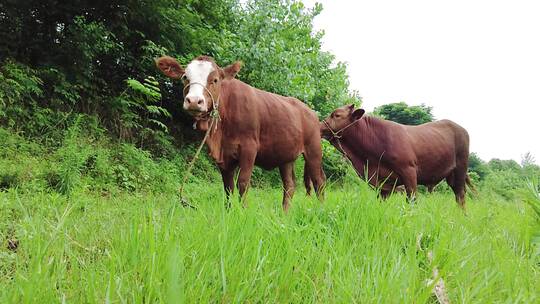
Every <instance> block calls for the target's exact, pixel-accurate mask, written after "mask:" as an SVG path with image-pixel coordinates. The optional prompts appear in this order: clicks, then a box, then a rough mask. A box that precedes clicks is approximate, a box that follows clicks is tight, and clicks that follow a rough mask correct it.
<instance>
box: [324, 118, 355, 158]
mask: <svg viewBox="0 0 540 304" xmlns="http://www.w3.org/2000/svg"><path fill="white" fill-rule="evenodd" d="M359 120H360V119H356V120H355V121H353V122H351V123H350V124H348V125H346V126H345V127H343V128H341V129H339V130H338V131H334V129H332V127H330V124H329V123H328V122H327V121H326V119H324V120H323V123H324V124H325V125H326V127H327V128H328V130H330V132H331V133H332V139H334V140H335V141H336V142H337V144H338V146H339V149H340V150H341V152H342V153H343V154H344V155H345V158H347V160H349V162H350V163H351V165H353V163H352V159H351V158H350V157H349V155H348V154H347V152H346V151H345V149H343V147H342V146H341V141H340V139H341V138H342V137H343V131H345V130H346V129H347V128H349V127H350V126H352V125H353V124H355V123H356V122H357V121H359ZM353 168H354V165H353Z"/></svg>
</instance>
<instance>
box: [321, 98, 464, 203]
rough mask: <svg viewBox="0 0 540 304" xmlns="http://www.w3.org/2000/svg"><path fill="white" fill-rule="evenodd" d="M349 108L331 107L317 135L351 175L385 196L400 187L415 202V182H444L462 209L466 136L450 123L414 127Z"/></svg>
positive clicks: (430, 183)
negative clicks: (341, 158) (330, 146)
mask: <svg viewBox="0 0 540 304" xmlns="http://www.w3.org/2000/svg"><path fill="white" fill-rule="evenodd" d="M364 113H365V111H364V110H363V109H356V110H355V109H354V106H353V105H348V106H343V107H341V108H338V109H336V110H335V111H334V112H333V113H332V114H331V115H330V116H329V117H328V118H326V119H325V120H324V121H323V122H321V124H320V126H321V135H322V136H323V138H325V139H327V140H329V141H330V142H331V143H332V144H333V145H334V146H335V147H336V148H337V149H338V150H340V151H341V152H342V153H344V154H345V155H346V156H347V157H348V158H349V159H350V160H351V162H352V163H353V166H354V168H355V170H356V172H357V173H358V174H359V175H360V176H361V177H362V178H365V179H366V180H368V181H369V182H370V184H372V185H374V186H376V187H380V189H381V195H382V196H387V195H389V194H390V193H391V191H392V190H393V189H394V188H395V187H396V186H399V185H404V186H405V190H406V192H407V195H408V197H409V198H414V195H415V194H416V187H417V185H418V184H420V185H426V186H434V185H436V184H437V183H439V182H440V181H441V180H443V179H446V182H447V183H448V185H449V186H450V187H451V188H452V190H453V191H454V193H455V195H456V201H457V202H458V203H459V204H460V206H461V207H463V208H465V183H466V178H467V166H468V161H469V134H468V133H467V131H466V130H465V129H464V128H462V127H461V126H459V125H457V124H456V123H454V122H452V121H450V120H440V121H436V122H430V123H426V124H422V125H419V126H406V125H401V124H398V123H395V122H392V121H388V120H384V119H380V118H376V117H371V116H365V117H363V115H364Z"/></svg>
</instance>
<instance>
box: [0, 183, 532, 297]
mask: <svg viewBox="0 0 540 304" xmlns="http://www.w3.org/2000/svg"><path fill="white" fill-rule="evenodd" d="M299 188H300V187H299ZM303 192H304V191H303V189H298V191H297V196H296V197H295V198H294V200H293V203H292V208H291V210H290V213H289V214H287V215H285V214H283V212H282V211H281V207H280V204H279V201H280V197H281V191H279V190H278V189H274V190H268V189H252V190H250V193H249V197H248V201H249V207H248V208H245V209H244V208H241V207H239V206H238V205H239V204H238V203H236V204H233V208H232V209H231V210H228V211H227V210H225V208H224V203H223V194H222V190H221V185H218V184H208V185H206V184H205V185H191V187H190V188H189V191H188V193H189V194H190V196H191V198H192V201H193V203H194V204H197V206H198V209H197V210H193V209H186V208H181V207H179V206H178V204H176V202H177V199H176V196H175V193H162V194H155V193H154V194H151V193H131V194H130V193H127V192H118V193H116V194H110V193H108V194H102V195H97V194H91V193H90V192H85V191H84V190H82V191H79V192H76V193H73V194H72V195H71V196H70V197H69V198H68V197H66V196H62V195H59V194H51V193H45V192H44V193H24V192H21V191H17V190H15V189H11V190H9V191H7V192H3V193H0V214H1V215H2V217H1V219H0V232H1V235H0V237H1V241H2V247H1V249H0V301H1V302H3V303H23V302H30V303H38V302H39V303H56V302H67V303H88V302H91V303H103V302H105V303H126V302H127V303H142V302H144V303H155V302H165V303H178V302H186V303H209V302H211V303H215V302H226V303H239V302H247V303H256V302H257V303H260V302H264V303H278V302H279V303H306V302H307V303H310V302H318V303H355V302H357V303H358V302H359V303H403V302H405V303H429V302H434V301H435V299H434V297H433V295H432V292H431V289H432V285H427V284H426V282H427V281H428V280H429V279H431V276H432V269H433V267H437V268H438V269H439V271H440V274H441V276H442V278H443V279H444V281H445V284H446V288H447V292H448V295H449V297H450V300H451V302H453V303H457V302H461V303H494V302H511V303H534V302H536V303H538V302H540V293H539V287H540V273H539V267H538V264H537V263H538V258H537V257H534V256H533V254H532V250H533V249H532V248H531V246H530V245H529V244H530V237H531V230H532V227H533V225H534V217H533V213H532V211H531V210H530V208H529V207H528V206H526V205H524V204H519V203H509V202H504V201H496V200H495V201H494V200H492V199H488V198H487V197H488V196H487V195H486V197H484V195H482V194H480V196H479V197H477V198H475V199H474V200H472V201H471V200H469V203H468V208H469V209H468V215H467V216H464V214H463V213H462V212H461V210H460V209H459V208H458V207H457V205H456V203H455V202H454V200H453V196H452V195H450V194H437V193H436V194H433V195H425V196H422V195H421V196H420V197H419V199H418V202H417V203H416V204H415V205H409V204H407V203H406V202H405V200H404V199H403V197H402V196H393V197H391V198H390V199H389V200H387V201H384V202H381V201H379V200H377V198H376V196H375V194H374V192H373V191H371V190H368V189H367V188H366V186H364V185H351V186H345V187H344V188H343V187H337V186H334V187H332V188H330V189H329V190H328V192H327V197H326V200H325V202H324V203H320V202H319V201H317V200H316V199H313V198H309V197H306V196H305V195H304V194H303ZM428 251H432V252H433V254H434V261H433V263H430V262H429V261H428V259H427V252H428Z"/></svg>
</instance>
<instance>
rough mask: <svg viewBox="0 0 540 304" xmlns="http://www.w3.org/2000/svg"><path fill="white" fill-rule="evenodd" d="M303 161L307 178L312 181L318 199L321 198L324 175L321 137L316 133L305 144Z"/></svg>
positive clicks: (322, 196) (322, 197) (322, 195)
mask: <svg viewBox="0 0 540 304" xmlns="http://www.w3.org/2000/svg"><path fill="white" fill-rule="evenodd" d="M317 133H318V132H317ZM304 161H305V162H306V165H305V170H307V172H308V174H309V178H310V179H311V182H312V183H313V188H315V193H316V194H317V197H318V198H319V199H320V200H323V199H324V184H325V180H326V177H325V176H324V171H323V169H322V149H321V138H320V137H319V135H318V134H317V136H315V137H313V138H312V139H311V141H310V142H309V144H306V145H305V151H304Z"/></svg>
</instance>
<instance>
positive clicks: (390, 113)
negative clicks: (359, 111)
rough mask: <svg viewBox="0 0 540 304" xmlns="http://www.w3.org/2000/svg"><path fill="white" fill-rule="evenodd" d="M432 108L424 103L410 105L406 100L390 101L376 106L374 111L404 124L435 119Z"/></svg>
mask: <svg viewBox="0 0 540 304" xmlns="http://www.w3.org/2000/svg"><path fill="white" fill-rule="evenodd" d="M431 110H432V108H431V107H428V106H426V105H424V104H421V105H419V106H409V105H407V104H406V103H405V102H403V101H402V102H397V103H390V104H386V105H382V106H379V107H377V108H375V110H374V111H373V113H374V114H375V115H378V116H380V117H382V118H384V119H387V120H391V121H395V122H397V123H400V124H404V125H420V124H423V123H426V122H430V121H433V119H434V117H433V114H432V113H431Z"/></svg>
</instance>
